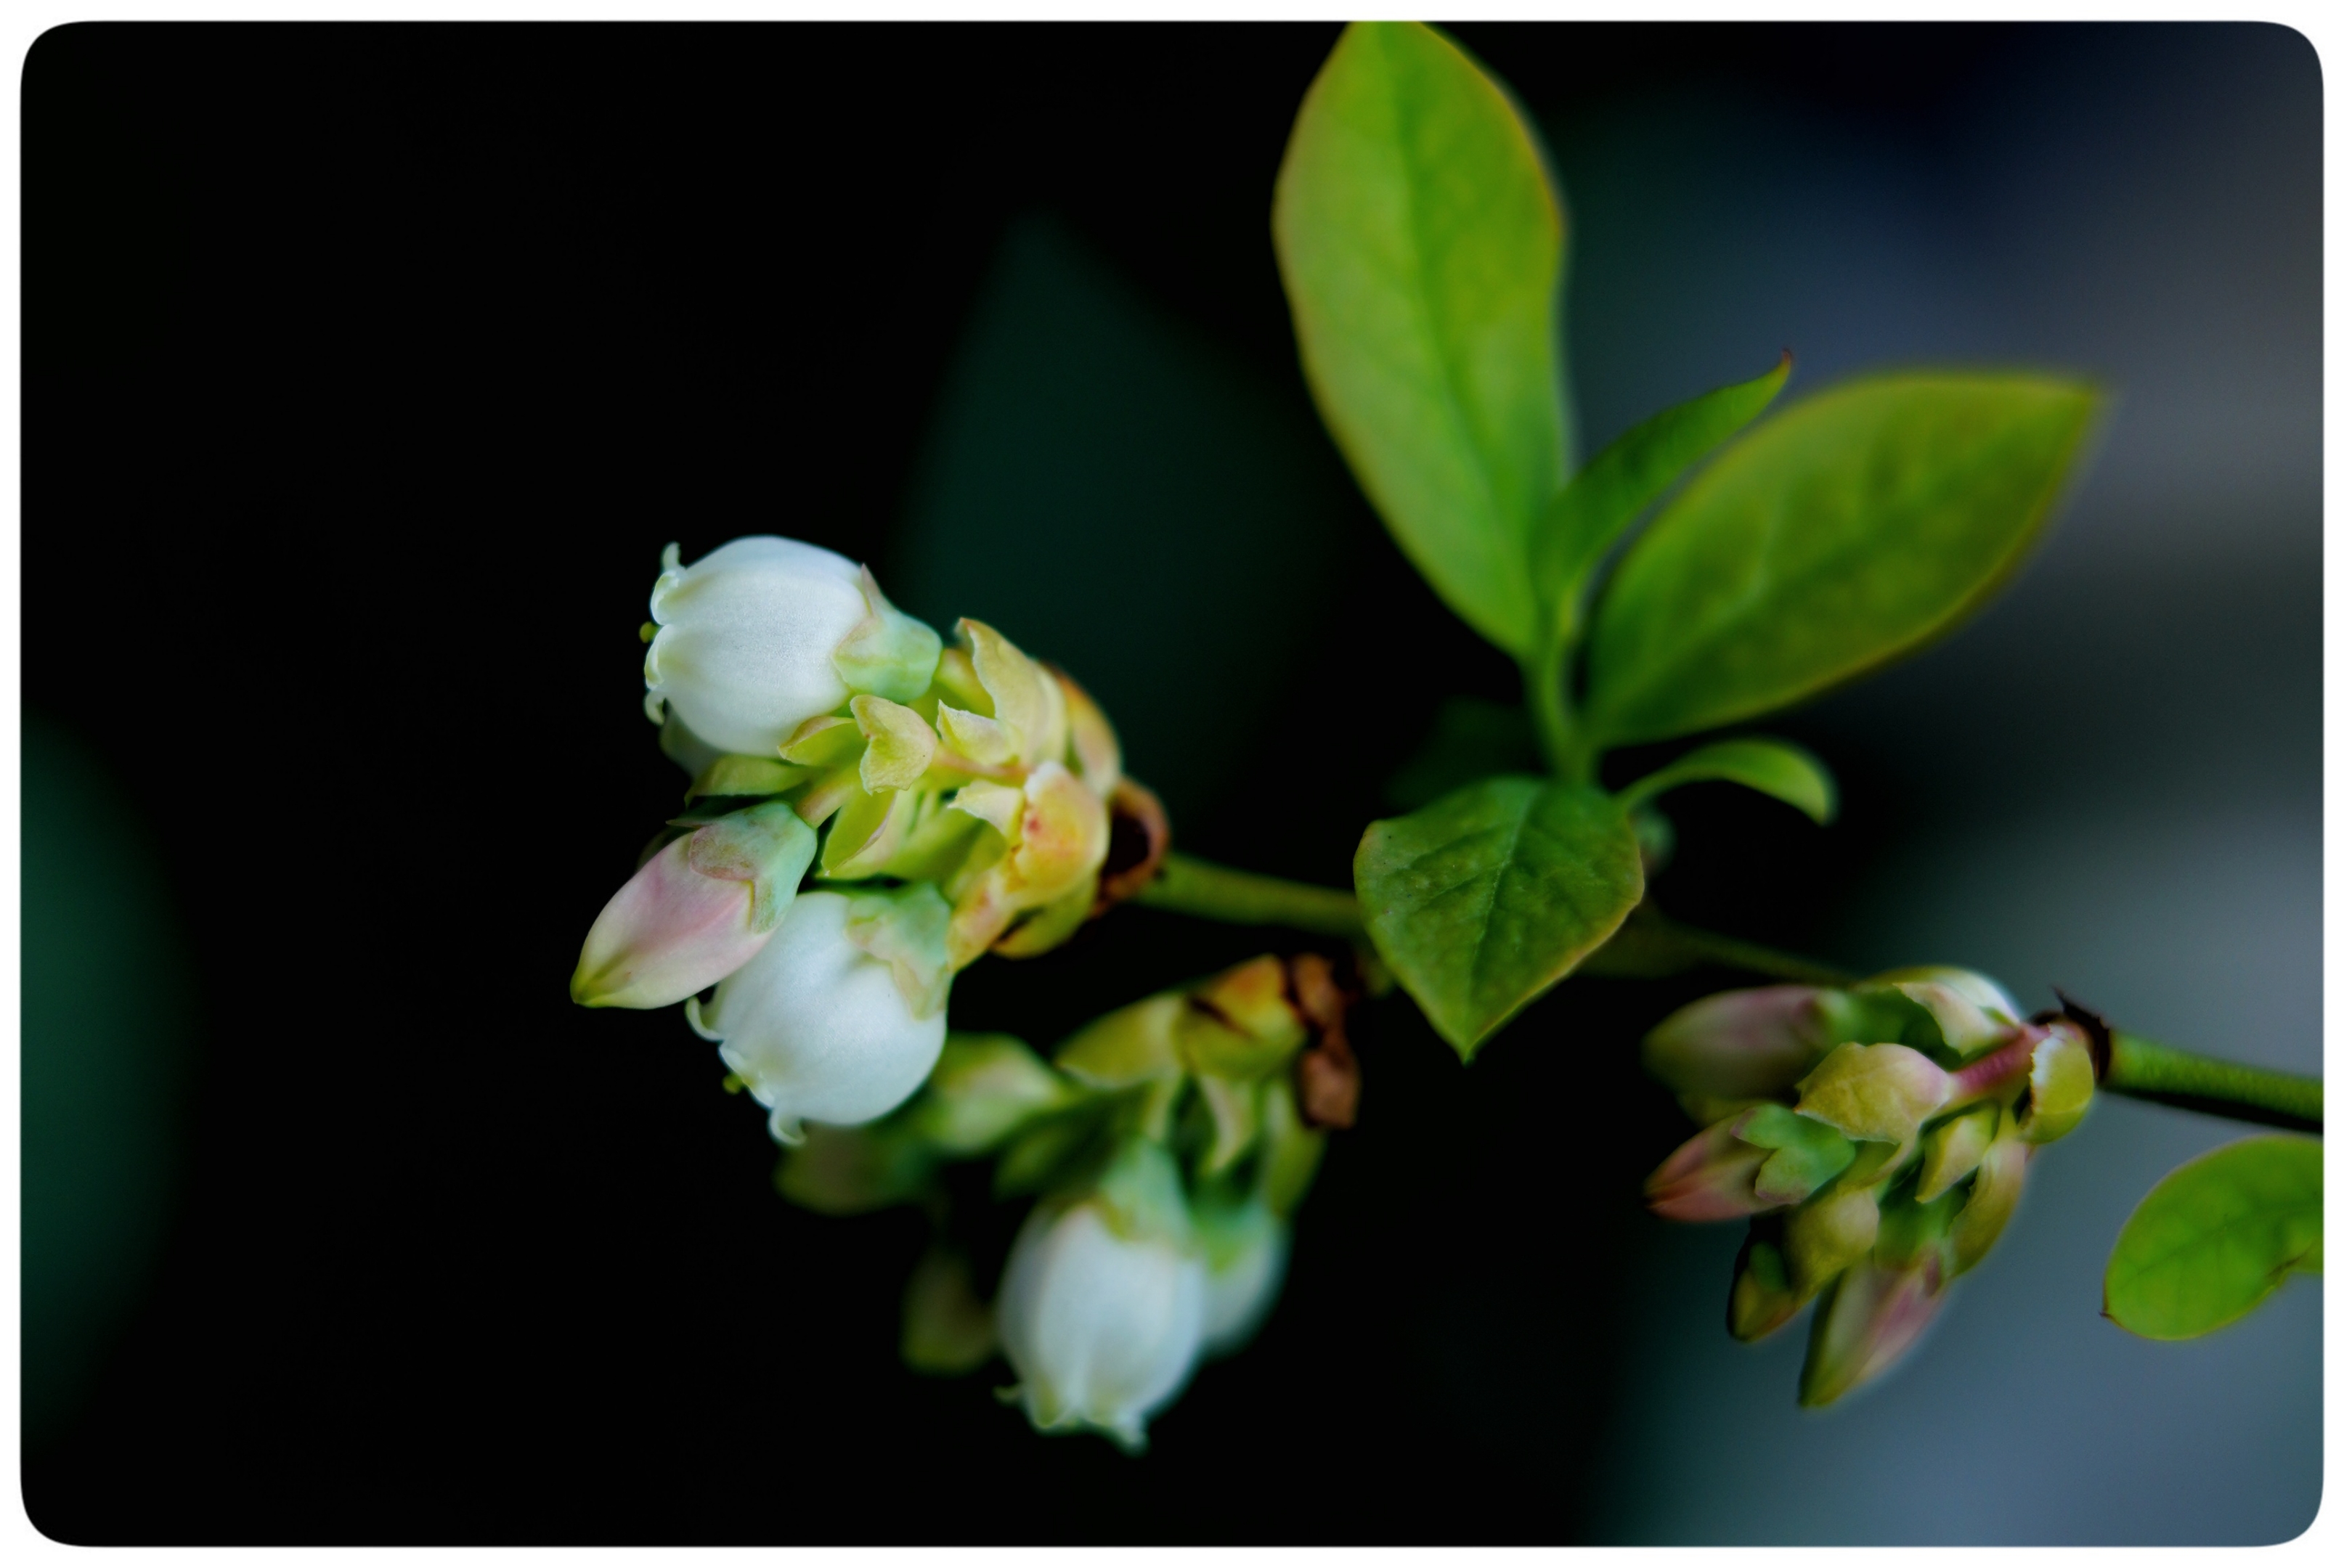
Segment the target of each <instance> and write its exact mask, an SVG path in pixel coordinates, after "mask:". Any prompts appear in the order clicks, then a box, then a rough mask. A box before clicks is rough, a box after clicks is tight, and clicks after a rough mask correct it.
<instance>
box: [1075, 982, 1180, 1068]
mask: <svg viewBox="0 0 2344 1568" xmlns="http://www.w3.org/2000/svg"><path fill="white" fill-rule="evenodd" d="M1187 1008H1188V1000H1187V998H1186V997H1184V996H1182V995H1181V994H1179V993H1178V992H1177V991H1166V992H1164V993H1162V994H1161V995H1158V996H1151V997H1147V998H1145V999H1144V1000H1139V1001H1136V1002H1133V1003H1131V1004H1130V1005H1129V1006H1128V1007H1120V1008H1117V1009H1116V1010H1115V1011H1113V1012H1110V1013H1106V1014H1105V1015H1103V1016H1101V1017H1099V1018H1096V1019H1093V1020H1091V1021H1090V1022H1088V1023H1086V1024H1085V1025H1084V1026H1083V1027H1082V1028H1080V1029H1078V1030H1076V1031H1075V1032H1074V1033H1073V1034H1071V1035H1069V1036H1067V1037H1066V1040H1065V1042H1064V1043H1063V1044H1061V1045H1060V1046H1059V1047H1058V1049H1057V1050H1056V1051H1054V1052H1053V1053H1052V1058H1053V1060H1056V1063H1057V1065H1058V1070H1059V1071H1061V1072H1064V1073H1066V1074H1067V1075H1068V1076H1069V1077H1071V1078H1073V1079H1074V1080H1075V1081H1076V1082H1078V1083H1083V1084H1087V1085H1088V1086H1090V1087H1091V1088H1093V1089H1127V1088H1130V1087H1132V1086H1134V1085H1136V1084H1141V1083H1147V1082H1150V1081H1155V1080H1158V1079H1163V1078H1177V1077H1179V1076H1180V1073H1181V1070H1182V1068H1181V1062H1180V1051H1179V1048H1178V1047H1177V1045H1176V1044H1175V1043H1174V1031H1175V1030H1176V1029H1177V1027H1178V1024H1179V1020H1180V1017H1181V1015H1182V1014H1183V1013H1185V1012H1186V1011H1187Z"/></svg>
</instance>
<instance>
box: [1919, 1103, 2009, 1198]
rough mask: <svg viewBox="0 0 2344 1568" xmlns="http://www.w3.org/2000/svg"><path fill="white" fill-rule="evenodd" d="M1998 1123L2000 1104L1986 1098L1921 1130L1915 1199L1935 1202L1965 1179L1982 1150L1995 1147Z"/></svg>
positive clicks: (1975, 1164)
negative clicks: (1919, 1164) (1984, 1102)
mask: <svg viewBox="0 0 2344 1568" xmlns="http://www.w3.org/2000/svg"><path fill="white" fill-rule="evenodd" d="M2001 1124H2002V1107H2001V1106H2000V1105H1998V1104H1995V1103H1994V1102H1992V1101H1988V1102H1987V1103H1986V1104H1984V1105H1975V1106H1972V1107H1971V1108H1970V1109H1969V1110H1967V1111H1963V1112H1962V1113H1961V1114H1960V1115H1958V1116H1953V1117H1948V1118H1946V1119H1945V1121H1941V1122H1939V1123H1937V1125H1936V1126H1935V1127H1932V1128H1930V1129H1929V1130H1928V1131H1926V1132H1925V1133H1923V1134H1922V1135H1921V1174H1920V1181H1919V1186H1918V1188H1917V1190H1916V1191H1915V1196H1916V1197H1917V1198H1918V1200H1919V1201H1922V1202H1924V1203H1929V1202H1934V1201H1936V1199H1937V1198H1939V1197H1940V1196H1942V1195H1943V1194H1945V1193H1946V1192H1948V1191H1952V1190H1953V1189H1954V1188H1955V1186H1958V1185H1959V1184H1960V1183H1962V1182H1964V1181H1968V1180H1969V1179H1970V1177H1971V1175H1972V1174H1973V1173H1975V1171H1976V1170H1977V1168H1978V1163H1979V1161H1983V1160H1984V1159H1985V1151H1987V1150H1988V1149H1991V1148H1992V1147H1994V1135H1995V1130H1996V1129H1997V1128H1998V1127H2000V1126H2001Z"/></svg>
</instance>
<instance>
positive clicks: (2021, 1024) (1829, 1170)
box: [1644, 969, 2097, 1406]
mask: <svg viewBox="0 0 2344 1568" xmlns="http://www.w3.org/2000/svg"><path fill="white" fill-rule="evenodd" d="M1644 1061H1645V1065H1646V1067H1647V1068H1648V1069H1649V1070H1651V1071H1652V1073H1653V1075H1654V1076H1655V1077H1657V1078H1659V1079H1660V1080H1661V1081H1662V1082H1663V1083H1665V1084H1667V1085H1668V1086H1669V1087H1670V1088H1671V1089H1672V1090H1674V1091H1676V1093H1677V1097H1678V1100H1679V1102H1680V1103H1681V1104H1682V1105H1683V1106H1684V1108H1685V1110H1686V1111H1687V1112H1688V1113H1689V1114H1690V1115H1692V1117H1693V1119H1694V1120H1695V1121H1701V1122H1702V1123H1704V1124H1705V1125H1704V1127H1703V1129H1702V1131H1700V1132H1697V1133H1695V1134H1694V1135H1693V1136H1692V1138H1691V1139H1689V1140H1687V1141H1685V1143H1684V1144H1683V1145H1682V1147H1681V1148H1679V1149H1678V1150H1677V1151H1676V1152H1675V1153H1673V1154H1672V1155H1670V1156H1669V1158H1668V1159H1667V1160H1666V1161H1662V1164H1661V1167H1660V1168H1659V1169H1658V1170H1657V1171H1653V1172H1652V1176H1651V1178H1650V1179H1649V1180H1648V1181H1646V1182H1645V1186H1644V1191H1645V1196H1646V1199H1647V1201H1648V1202H1649V1203H1650V1205H1651V1207H1652V1211H1653V1212H1654V1213H1656V1214H1658V1215H1660V1216H1662V1218H1663V1219H1669V1220H1682V1221H1714V1220H1731V1219H1741V1218H1744V1217H1747V1218H1748V1219H1749V1221H1750V1233H1749V1238H1748V1240H1747V1241H1744V1242H1743V1248H1742V1255H1741V1258H1740V1259H1739V1261H1737V1262H1736V1264H1735V1267H1734V1277H1733V1290H1732V1292H1731V1294H1730V1297H1729V1299H1728V1302H1727V1312H1726V1316H1727V1323H1728V1326H1729V1328H1730V1329H1731V1330H1732V1331H1733V1335H1734V1337H1735V1338H1737V1339H1742V1340H1756V1339H1761V1338H1763V1337H1764V1336H1765V1335H1767V1334H1771V1333H1773V1332H1774V1331H1775V1330H1777V1329H1779V1328H1781V1327H1783V1325H1784V1324H1785V1323H1787V1322H1790V1320H1791V1319H1792V1318H1793V1316H1795V1315H1796V1314H1797V1313H1798V1312H1799V1310H1800V1309H1801V1308H1802V1307H1803V1306H1804V1305H1806V1303H1807V1302H1810V1301H1819V1305H1818V1306H1817V1308H1816V1312H1815V1317H1814V1327H1813V1329H1812V1331H1811V1332H1810V1335H1809V1338H1808V1342H1807V1359H1806V1365H1805V1368H1804V1370H1803V1372H1801V1374H1800V1383H1799V1400H1800V1402H1801V1403H1802V1404H1806V1405H1810V1406H1814V1405H1825V1404H1829V1403H1831V1402H1833V1401H1834V1400H1836V1399H1838V1398H1839V1397H1840V1396H1841V1395H1843V1394H1844V1393H1846V1392H1849V1391H1850V1390H1852V1389H1854V1388H1855V1387H1857V1386H1858V1385H1859V1384H1861V1383H1864V1382H1866V1381H1868V1380H1869V1379H1871V1378H1873V1377H1875V1376H1877V1375H1878V1374H1880V1373H1881V1372H1884V1371H1886V1370H1887V1368H1888V1367H1890V1366H1891V1365H1893V1364H1894V1362H1896V1361H1897V1359H1898V1358H1899V1357H1901V1356H1902V1355H1903V1354H1904V1352H1906V1351H1907V1350H1909V1349H1911V1348H1912V1346H1913V1344H1914V1343H1915V1341H1916V1340H1918V1338H1919V1337H1920V1334H1921V1332H1922V1331H1923V1330H1924V1329H1925V1328H1926V1327H1927V1326H1928V1323H1929V1322H1930V1320H1931V1318H1932V1317H1934V1316H1935V1312H1936V1310H1937V1307H1938V1305H1939V1303H1940V1302H1942V1300H1943V1299H1944V1296H1945V1288H1946V1287H1947V1286H1948V1285H1949V1284H1951V1283H1952V1282H1953V1281H1954V1279H1955V1276H1957V1275H1960V1274H1963V1273H1965V1272H1967V1271H1969V1270H1971V1269H1973V1268H1975V1267H1976V1266H1977V1264H1978V1263H1979V1261H1981V1260H1983V1259H1984V1258H1985V1254H1986V1252H1987V1251H1988V1250H1989V1249H1990V1248H1992V1247H1993V1245H1994V1243H1995V1239H1996V1238H1997V1237H1998V1236H2000V1235H2001V1233H2002V1230H2003V1227H2004V1226H2005V1225H2006V1224H2007V1223H2008V1222H2009V1220H2010V1216H2011V1212H2012V1211H2013V1210H2014V1209H2015V1208H2016V1205H2017V1202H2018V1195H2019V1191H2020V1188H2021V1187H2022V1186H2023V1185H2024V1183H2025V1181H2026V1167H2027V1161H2029V1159H2030V1158H2031V1157H2032V1156H2033V1154H2034V1152H2035V1151H2036V1149H2038V1148H2040V1147H2041V1146H2042V1145H2044V1144H2046V1143H2048V1142H2051V1141H2053V1140H2055V1139H2057V1138H2060V1137H2062V1136H2064V1135H2065V1134H2066V1132H2068V1131H2070V1130H2071V1129H2073V1128H2074V1127H2075V1126H2076V1123H2077V1122H2078V1121H2082V1120H2083V1116H2084V1112H2085V1111H2086V1109H2087V1108H2088V1107H2089V1105H2090V1103H2091V1099H2092V1093H2093V1088H2094V1084H2095V1083H2096V1076H2097V1072H2096V1051H2095V1042H2094V1039H2093V1032H2092V1030H2091V1028H2090V1025H2089V1022H2088V1021H2087V1020H2083V1019H2081V1018H2077V1017H2068V1016H2046V1017H2043V1018H2038V1019H2036V1020H2033V1021H2028V1020H2022V1019H2021V1018H2020V1016H2019V1014H2018V1009H2017V1004H2016V1003H2015V1002H2013V1001H2012V1000H2011V999H2010V997H2009V996H2008V995H2007V994H2006V992H2005V991H2004V990H2002V988H2001V987H1999V986H1997V985H1996V984H1995V983H1994V982H1993V981H1992V980H1987V979H1986V978H1985V977H1984V976H1983V975H1978V974H1974V973H1971V972H1969V971H1966V970H1953V969H1915V970H1895V971H1893V972H1891V973H1888V974H1884V975H1880V976H1877V977H1875V978H1874V979H1873V980H1867V981H1864V982H1863V983H1861V984H1858V985H1854V986H1851V987H1847V988H1844V989H1840V988H1826V987H1816V986H1795V985H1783V986H1767V987H1763V988H1760V989H1757V990H1737V991H1723V992H1720V993H1719V994H1717V995H1715V996H1711V997H1706V998H1703V999H1702V1000H1700V1001H1697V1002H1694V1003H1693V1004H1692V1005H1691V1006H1690V1007H1686V1008H1683V1009H1682V1010H1679V1011H1677V1012H1676V1013H1674V1014H1672V1015H1671V1016H1670V1017H1669V1018H1668V1019H1666V1020H1663V1021H1662V1024H1661V1025H1660V1027H1659V1028H1657V1029H1655V1030H1653V1031H1652V1034H1651V1035H1650V1036H1648V1037H1647V1038H1646V1040H1645V1043H1644Z"/></svg>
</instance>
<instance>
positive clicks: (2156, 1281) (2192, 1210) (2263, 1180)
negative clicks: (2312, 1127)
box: [2102, 1137, 2320, 1340]
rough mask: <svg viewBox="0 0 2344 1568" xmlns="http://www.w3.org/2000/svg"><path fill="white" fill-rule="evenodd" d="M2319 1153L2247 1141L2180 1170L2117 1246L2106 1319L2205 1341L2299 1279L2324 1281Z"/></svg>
mask: <svg viewBox="0 0 2344 1568" xmlns="http://www.w3.org/2000/svg"><path fill="white" fill-rule="evenodd" d="M2319 1154H2320V1149H2319V1144H2318V1143H2317V1142H2315V1141H2312V1140H2310V1139H2308V1138H2288V1137H2259V1138H2247V1139H2242V1140H2240V1141H2238V1142H2236V1143H2230V1144H2225V1145H2224V1146H2223V1147H2221V1148H2219V1149H2217V1150H2215V1151H2213V1152H2211V1153H2209V1154H2201V1155H2199V1156H2198V1157H2197V1159H2195V1160H2192V1161H2189V1162H2188V1163H2187V1164H2186V1165H2183V1166H2180V1167H2178V1168H2177V1169H2176V1170H2174V1171H2172V1172H2171V1173H2169V1174H2168V1175H2167V1177H2166V1178H2165V1180H2164V1181H2159V1182H2158V1183H2157V1185H2156V1186H2155V1187H2153V1188H2151V1189H2150V1190H2149V1194H2148V1196H2147V1197H2146V1198H2143V1199H2142V1200H2141V1201H2140V1207H2139V1208H2137V1209H2136V1210H2134V1211H2133V1213H2132V1218H2131V1219H2129V1220H2127V1221H2125V1227H2124V1231H2123V1232H2122V1233H2121V1234H2119V1235H2118V1236H2117V1244H2116V1250H2115V1251H2113V1252H2111V1253H2110V1254H2109V1256H2108V1271H2107V1286H2106V1303H2105V1305H2104V1307H2103V1309H2102V1310H2103V1311H2104V1312H2106V1313H2107V1315H2108V1317H2110V1318H2112V1319H2114V1320H2115V1321H2116V1322H2117V1324H2118V1325H2120V1326H2121V1327H2124V1328H2127V1329H2129V1330H2131V1331H2132V1332H2134V1333H2137V1334H2138V1335H2140V1336H2141V1337H2142V1338H2144V1339H2151V1340H2187V1339H2195V1338H2196V1337H2197V1335H2199V1334H2202V1333H2207V1332H2211V1331H2213V1330H2215V1329H2218V1328H2220V1327H2221V1326H2222V1325H2223V1324H2225V1323H2229V1322H2237V1321H2238V1319H2240V1318H2242V1317H2244V1316H2246V1315H2247V1314H2248V1312H2252V1311H2253V1310H2254V1309H2255V1308H2256V1307H2257V1306H2258V1305H2259V1304H2260V1303H2261V1302H2262V1299H2263V1298H2264V1297H2265V1296H2268V1295H2269V1294H2270V1293H2271V1292H2273V1291H2275V1290H2277V1289H2278V1286H2279V1283H2280V1282H2282V1281H2283V1280H2285V1279H2286V1277H2287V1276H2288V1274H2289V1273H2290V1272H2302V1273H2317V1272H2319V1218H2320V1181H2319Z"/></svg>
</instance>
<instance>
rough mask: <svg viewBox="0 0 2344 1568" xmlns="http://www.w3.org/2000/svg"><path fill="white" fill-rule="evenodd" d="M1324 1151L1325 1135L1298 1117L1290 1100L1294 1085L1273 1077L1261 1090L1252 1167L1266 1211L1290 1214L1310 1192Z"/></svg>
mask: <svg viewBox="0 0 2344 1568" xmlns="http://www.w3.org/2000/svg"><path fill="white" fill-rule="evenodd" d="M1326 1152H1327V1134H1326V1133H1324V1132H1322V1131H1319V1130H1318V1128H1316V1127H1312V1126H1310V1125H1309V1124H1308V1123H1307V1122H1305V1121H1303V1120H1302V1111H1301V1108H1300V1107H1299V1106H1298V1105H1297V1104H1296V1103H1295V1101H1294V1086H1293V1085H1292V1084H1290V1083H1288V1081H1286V1080H1285V1079H1283V1078H1273V1079H1271V1080H1270V1081H1268V1082H1267V1083H1265V1084H1263V1085H1262V1091H1261V1159H1260V1161H1259V1163H1258V1166H1257V1168H1256V1176H1255V1190H1256V1191H1258V1192H1259V1193H1260V1194H1261V1200H1262V1201H1263V1202H1265V1203H1267V1204H1268V1205H1269V1211H1270V1212H1271V1213H1273V1214H1276V1215H1278V1217H1279V1218H1280V1219H1285V1218H1288V1217H1290V1216H1291V1215H1292V1214H1293V1212H1294V1211H1295V1210H1296V1209H1297V1208H1298V1207H1299V1206H1300V1204H1301V1202H1302V1197H1303V1194H1304V1193H1306V1192H1308V1191H1310V1182H1311V1180H1312V1178H1314V1177H1315V1176H1317V1175H1318V1161H1320V1160H1321V1159H1322V1158H1324V1157H1325V1155H1326Z"/></svg>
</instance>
